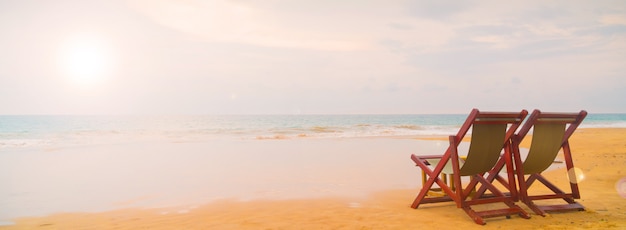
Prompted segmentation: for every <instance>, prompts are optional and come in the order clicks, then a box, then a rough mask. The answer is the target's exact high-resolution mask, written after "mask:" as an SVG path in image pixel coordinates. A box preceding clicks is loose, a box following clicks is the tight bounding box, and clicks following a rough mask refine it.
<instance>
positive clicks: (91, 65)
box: [61, 36, 112, 87]
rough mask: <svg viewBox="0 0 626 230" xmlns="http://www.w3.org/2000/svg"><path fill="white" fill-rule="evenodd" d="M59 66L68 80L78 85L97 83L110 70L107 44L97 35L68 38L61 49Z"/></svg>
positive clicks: (84, 85) (93, 84)
mask: <svg viewBox="0 0 626 230" xmlns="http://www.w3.org/2000/svg"><path fill="white" fill-rule="evenodd" d="M61 60H62V63H61V66H62V68H63V70H64V71H63V72H64V74H65V75H66V76H67V77H68V78H69V80H70V81H71V82H72V83H73V84H76V85H78V86H80V87H93V86H95V85H98V84H99V83H101V82H102V81H103V80H105V77H106V76H107V75H108V74H110V72H111V67H112V66H111V64H112V63H111V54H110V47H108V44H107V43H106V42H105V41H104V40H102V39H99V38H97V37H87V36H80V37H74V38H72V39H69V40H68V41H67V42H66V43H65V44H64V46H63V48H62V51H61Z"/></svg>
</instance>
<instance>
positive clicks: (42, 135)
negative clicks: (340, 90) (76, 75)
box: [0, 114, 626, 225]
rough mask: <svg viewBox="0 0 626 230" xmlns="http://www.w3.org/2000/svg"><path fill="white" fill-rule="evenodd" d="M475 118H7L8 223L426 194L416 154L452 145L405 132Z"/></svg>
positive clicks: (3, 122) (0, 205) (2, 196)
mask: <svg viewBox="0 0 626 230" xmlns="http://www.w3.org/2000/svg"><path fill="white" fill-rule="evenodd" d="M466 116H467V115H465V114H449V115H232V116H226V115H220V116H209V115H206V116H0V225H2V223H3V221H8V220H10V219H13V218H16V217H23V216H39V215H48V214H52V213H59V212H96V211H106V210H113V209H123V208H137V207H140V208H153V207H170V206H180V205H191V206H194V205H198V204H205V203H208V202H211V201H213V200H216V199H224V198H234V199H243V200H246V199H293V198H311V197H319V196H345V197H355V195H361V196H363V195H367V194H369V193H371V192H374V191H381V190H390V189H414V190H415V191H418V188H419V186H420V183H421V182H420V180H421V176H420V171H419V169H418V168H417V167H415V164H414V163H413V162H412V161H411V160H410V159H409V156H410V154H413V153H414V154H441V153H443V152H444V151H445V149H446V148H447V142H446V141H426V140H416V139H413V138H396V137H405V136H411V137H413V136H424V135H451V134H454V133H456V132H457V131H458V128H459V127H460V125H461V124H462V123H463V121H464V119H465V118H466ZM582 126H583V128H584V127H626V115H625V114H590V115H589V116H588V118H587V119H586V120H585V121H584V122H583V125H582ZM379 137H393V138H379ZM465 144H467V143H463V144H462V146H461V147H460V152H463V151H466V150H467V149H463V148H466V147H467V146H465ZM409 202H411V201H410V200H407V204H408V203H409ZM9 223H10V222H9Z"/></svg>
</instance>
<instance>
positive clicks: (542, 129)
mask: <svg viewBox="0 0 626 230" xmlns="http://www.w3.org/2000/svg"><path fill="white" fill-rule="evenodd" d="M574 121H575V119H564V118H539V119H537V120H536V121H535V123H534V127H533V137H532V143H531V147H530V149H529V151H528V156H527V157H526V160H525V161H524V163H523V165H522V166H523V168H524V174H534V173H540V172H543V171H544V170H546V169H547V168H548V167H550V165H552V163H553V162H554V159H556V156H557V154H558V153H559V150H560V149H561V146H562V145H563V139H564V137H565V129H566V126H567V124H568V123H572V122H574Z"/></svg>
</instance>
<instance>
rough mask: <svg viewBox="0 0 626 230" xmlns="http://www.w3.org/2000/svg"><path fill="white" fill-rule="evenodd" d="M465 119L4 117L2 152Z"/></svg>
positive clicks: (620, 120)
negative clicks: (21, 149)
mask: <svg viewBox="0 0 626 230" xmlns="http://www.w3.org/2000/svg"><path fill="white" fill-rule="evenodd" d="M466 116H467V115H466V114H439V115H435V114H429V115H204V116H203V115H195V116H192V115H189V116H71V115H69V116H68V115H24V116H22V115H4V116H2V115H0V151H4V150H9V149H12V148H24V147H58V146H67V145H90V144H107V143H123V142H139V141H147V140H162V141H171V142H186V141H205V140H210V139H223V138H229V139H291V138H342V137H394V136H424V135H452V134H455V133H456V132H457V131H458V128H459V127H460V125H461V124H462V123H463V121H464V120H465V118H466ZM589 127H626V114H589V115H588V116H587V118H586V119H585V121H584V122H583V123H582V125H581V128H589Z"/></svg>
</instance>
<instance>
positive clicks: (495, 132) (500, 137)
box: [411, 109, 530, 225]
mask: <svg viewBox="0 0 626 230" xmlns="http://www.w3.org/2000/svg"><path fill="white" fill-rule="evenodd" d="M527 114H528V112H527V111H526V110H522V111H521V112H516V113H511V112H481V111H479V110H478V109H473V110H472V111H471V113H470V114H469V116H468V117H467V119H466V120H465V122H464V123H463V125H462V126H461V128H460V129H459V131H458V133H457V134H456V135H454V136H450V137H449V138H448V139H449V142H450V145H449V147H448V149H447V150H446V151H445V153H444V154H443V155H428V156H420V155H415V154H412V155H411V159H412V160H413V161H414V162H415V163H416V164H417V166H419V167H420V168H421V170H422V171H423V172H424V173H425V174H426V175H427V177H428V180H426V183H424V185H423V186H422V189H421V190H420V192H419V194H418V195H417V197H416V198H415V200H414V201H413V204H412V205H411V207H412V208H418V207H419V205H421V204H427V203H437V202H445V201H454V202H455V203H456V205H457V207H458V208H462V209H463V210H464V211H465V212H466V213H467V215H468V216H469V217H470V218H472V220H474V222H475V223H477V224H481V225H482V224H485V221H484V218H490V217H497V216H506V217H507V218H508V217H510V215H512V214H518V215H519V216H521V217H523V218H530V216H529V215H528V213H526V212H525V211H524V210H523V209H522V208H521V207H519V206H517V205H515V203H514V201H513V200H512V198H511V197H509V196H506V195H505V194H503V193H502V192H500V190H498V189H497V188H496V187H495V186H493V185H492V184H491V183H490V182H489V181H487V180H486V179H485V178H484V174H485V173H486V172H488V171H489V170H491V169H492V168H493V166H494V164H495V163H496V162H497V161H498V159H500V158H501V157H505V158H506V159H507V160H506V163H507V165H508V166H507V167H511V169H512V167H513V165H512V164H513V161H512V156H511V145H510V144H511V141H510V140H511V138H512V137H513V135H514V133H515V131H516V130H517V128H518V127H519V126H520V124H521V123H522V121H523V120H524V118H525V117H526V115H527ZM470 128H471V129H472V140H471V142H470V148H469V151H468V154H467V159H466V160H465V161H459V158H460V156H459V154H458V146H459V144H460V142H461V141H462V140H463V138H464V137H465V134H467V132H468V131H469V130H470ZM502 150H504V152H505V153H504V155H502V156H501V153H502ZM433 166H434V169H431V168H430V167H433ZM444 168H445V169H446V171H447V172H446V174H447V175H451V176H452V178H454V180H453V183H454V187H456V189H452V188H451V186H448V185H447V184H446V183H445V182H444V181H443V180H442V178H440V175H441V173H442V172H443V171H444ZM463 176H469V177H471V179H470V181H469V183H468V184H467V186H466V187H462V183H461V177H463ZM435 183H436V184H437V185H439V187H440V188H441V189H442V190H443V192H444V193H445V196H443V197H427V194H428V191H429V190H430V188H431V187H432V186H433V185H434V184H435ZM479 183H480V184H481V185H482V186H485V187H486V189H487V190H489V191H490V192H491V193H492V194H493V196H490V197H483V196H482V195H483V194H484V192H483V194H476V193H475V192H474V191H475V188H476V186H477V185H478V184H479ZM490 203H504V204H506V205H507V206H508V208H504V209H495V210H486V211H475V210H473V209H472V208H471V206H472V205H480V204H490Z"/></svg>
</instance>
